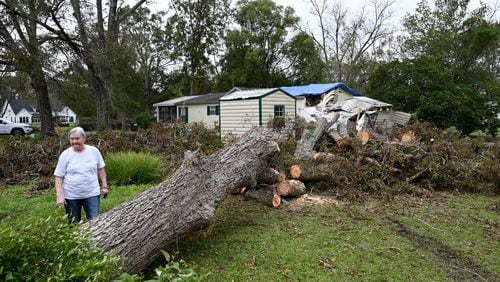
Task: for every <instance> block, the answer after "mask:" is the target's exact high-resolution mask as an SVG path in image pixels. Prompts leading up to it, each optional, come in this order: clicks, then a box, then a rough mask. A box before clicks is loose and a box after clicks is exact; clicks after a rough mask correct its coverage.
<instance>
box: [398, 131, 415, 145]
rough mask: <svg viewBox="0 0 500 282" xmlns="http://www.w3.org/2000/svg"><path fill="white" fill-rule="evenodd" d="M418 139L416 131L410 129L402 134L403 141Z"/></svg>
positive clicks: (408, 141)
mask: <svg viewBox="0 0 500 282" xmlns="http://www.w3.org/2000/svg"><path fill="white" fill-rule="evenodd" d="M416 140H417V137H416V136H415V132H413V131H408V132H406V133H405V134H403V135H402V136H401V142H402V143H410V142H415V141H416Z"/></svg>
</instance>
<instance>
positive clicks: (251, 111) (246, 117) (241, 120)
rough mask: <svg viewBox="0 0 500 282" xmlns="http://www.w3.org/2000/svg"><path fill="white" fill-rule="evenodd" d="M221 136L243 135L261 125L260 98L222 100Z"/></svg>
mask: <svg viewBox="0 0 500 282" xmlns="http://www.w3.org/2000/svg"><path fill="white" fill-rule="evenodd" d="M220 113H221V116H220V120H221V121H220V126H221V136H222V137H225V136H226V135H228V134H234V135H237V136H240V135H242V134H243V133H245V132H246V131H248V130H249V129H250V128H252V127H254V126H259V99H251V100H229V101H222V100H221V101H220Z"/></svg>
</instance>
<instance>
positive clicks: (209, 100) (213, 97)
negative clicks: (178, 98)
mask: <svg viewBox="0 0 500 282" xmlns="http://www.w3.org/2000/svg"><path fill="white" fill-rule="evenodd" d="M224 95H226V92H221V93H208V94H204V95H199V96H197V97H194V98H192V99H189V100H186V101H184V102H185V104H186V105H202V104H216V103H218V102H219V98H220V97H222V96H224Z"/></svg>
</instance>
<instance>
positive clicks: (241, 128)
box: [220, 91, 296, 138]
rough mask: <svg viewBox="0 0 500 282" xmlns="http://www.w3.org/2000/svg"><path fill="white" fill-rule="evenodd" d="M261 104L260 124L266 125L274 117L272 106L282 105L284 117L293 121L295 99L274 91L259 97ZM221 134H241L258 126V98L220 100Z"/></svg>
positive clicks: (224, 135)
mask: <svg viewBox="0 0 500 282" xmlns="http://www.w3.org/2000/svg"><path fill="white" fill-rule="evenodd" d="M260 101H261V106H262V113H261V114H262V116H261V117H262V126H267V125H268V123H269V122H270V121H271V120H272V119H273V118H274V106H275V105H284V106H285V116H286V118H287V119H288V120H289V121H291V122H294V121H295V113H296V109H295V107H296V105H295V99H294V98H293V97H290V96H288V95H286V94H285V93H283V92H282V91H275V92H272V93H271V94H269V95H264V96H263V97H261V98H260ZM220 113H221V116H220V120H221V124H220V126H221V136H222V137H223V138H224V137H226V136H227V135H228V134H234V135H236V136H241V135H243V134H244V133H245V132H247V131H248V130H249V129H250V128H252V127H254V126H260V120H259V118H260V116H259V98H254V99H247V100H221V101H220Z"/></svg>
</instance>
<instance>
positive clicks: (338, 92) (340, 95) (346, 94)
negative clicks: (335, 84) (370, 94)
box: [334, 88, 354, 102]
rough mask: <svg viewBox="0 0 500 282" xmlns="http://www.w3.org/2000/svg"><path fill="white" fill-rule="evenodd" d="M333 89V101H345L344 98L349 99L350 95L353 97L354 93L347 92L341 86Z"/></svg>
mask: <svg viewBox="0 0 500 282" xmlns="http://www.w3.org/2000/svg"><path fill="white" fill-rule="evenodd" d="M334 91H335V94H336V99H335V102H342V101H345V100H348V99H351V98H352V97H354V95H352V94H351V93H349V92H346V91H344V90H343V89H341V88H337V89H335V90H334Z"/></svg>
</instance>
